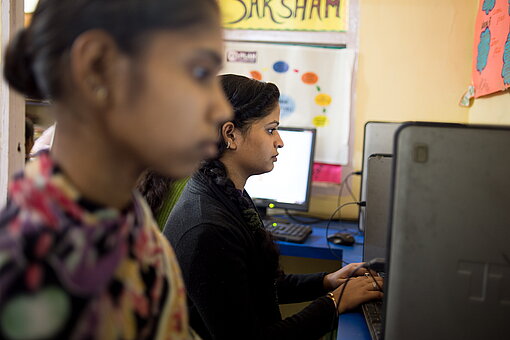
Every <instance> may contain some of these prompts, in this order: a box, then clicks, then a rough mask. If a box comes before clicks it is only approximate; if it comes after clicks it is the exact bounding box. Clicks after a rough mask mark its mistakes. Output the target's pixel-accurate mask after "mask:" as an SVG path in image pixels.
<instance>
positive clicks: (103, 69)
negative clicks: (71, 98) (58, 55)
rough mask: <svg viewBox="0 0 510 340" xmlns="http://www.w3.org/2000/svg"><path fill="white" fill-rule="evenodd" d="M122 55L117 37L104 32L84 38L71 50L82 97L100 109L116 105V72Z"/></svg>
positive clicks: (81, 37) (75, 81) (73, 78)
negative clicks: (114, 77)
mask: <svg viewBox="0 0 510 340" xmlns="http://www.w3.org/2000/svg"><path fill="white" fill-rule="evenodd" d="M120 55H121V54H120V52H119V50H118V48H117V44H116V43H115V41H114V40H113V38H112V37H111V36H110V35H109V34H107V33H106V32H103V31H101V30H91V31H88V32H85V33H83V34H82V35H80V36H79V37H78V38H77V39H76V40H75V42H74V44H73V46H72V48H71V59H70V60H71V77H72V81H73V83H74V84H75V86H76V87H77V89H78V90H79V92H80V93H81V95H82V96H83V97H84V98H85V99H86V100H87V101H88V102H89V103H90V105H92V106H94V107H96V108H98V109H99V108H103V109H104V108H107V107H108V106H109V105H110V104H112V96H113V88H112V82H113V79H112V70H113V69H114V65H115V64H116V63H118V58H119V57H120Z"/></svg>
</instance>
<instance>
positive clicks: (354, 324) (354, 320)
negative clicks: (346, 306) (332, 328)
mask: <svg viewBox="0 0 510 340" xmlns="http://www.w3.org/2000/svg"><path fill="white" fill-rule="evenodd" d="M336 340H372V337H371V336H370V331H369V330H368V326H367V324H366V322H365V317H364V316H363V312H361V311H360V312H356V311H355V312H350V313H345V314H341V315H340V317H339V319H338V331H337V337H336Z"/></svg>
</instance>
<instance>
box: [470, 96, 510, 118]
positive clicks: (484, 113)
mask: <svg viewBox="0 0 510 340" xmlns="http://www.w3.org/2000/svg"><path fill="white" fill-rule="evenodd" d="M469 122H470V123H473V124H504V125H510V90H507V91H505V92H500V93H498V94H494V95H491V96H487V97H483V98H478V99H477V100H476V101H475V102H474V104H473V107H471V109H470V110H469Z"/></svg>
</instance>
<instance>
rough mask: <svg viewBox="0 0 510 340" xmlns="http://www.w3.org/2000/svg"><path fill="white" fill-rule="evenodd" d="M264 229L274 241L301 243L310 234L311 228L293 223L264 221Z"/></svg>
mask: <svg viewBox="0 0 510 340" xmlns="http://www.w3.org/2000/svg"><path fill="white" fill-rule="evenodd" d="M264 227H265V228H266V230H268V231H269V232H270V233H271V234H272V235H273V237H274V238H275V239H277V240H280V241H287V242H296V243H303V242H304V241H305V240H306V239H307V237H308V235H310V234H311V233H312V227H310V226H307V225H302V224H295V223H280V222H274V221H264Z"/></svg>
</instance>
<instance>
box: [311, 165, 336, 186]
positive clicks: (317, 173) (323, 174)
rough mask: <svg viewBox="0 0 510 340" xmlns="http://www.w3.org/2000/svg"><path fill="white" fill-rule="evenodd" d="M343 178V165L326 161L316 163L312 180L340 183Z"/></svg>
mask: <svg viewBox="0 0 510 340" xmlns="http://www.w3.org/2000/svg"><path fill="white" fill-rule="evenodd" d="M341 179H342V166H341V165H334V164H326V163H314V164H313V174H312V180H313V181H314V182H327V183H337V184H339V183H340V181H341Z"/></svg>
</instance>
